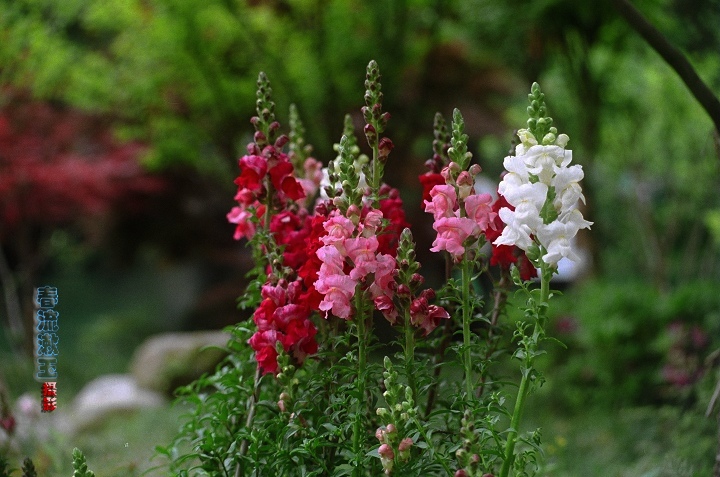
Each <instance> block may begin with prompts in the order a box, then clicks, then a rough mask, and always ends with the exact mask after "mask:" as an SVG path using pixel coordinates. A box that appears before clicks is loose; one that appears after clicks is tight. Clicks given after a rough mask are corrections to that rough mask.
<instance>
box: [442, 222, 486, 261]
mask: <svg viewBox="0 0 720 477" xmlns="http://www.w3.org/2000/svg"><path fill="white" fill-rule="evenodd" d="M476 227H477V225H476V224H475V222H474V221H473V220H471V219H468V218H467V217H442V218H440V219H437V220H435V223H434V224H433V228H434V229H435V230H436V231H437V233H438V235H437V237H436V238H435V241H434V242H433V247H432V248H431V249H430V251H432V252H439V251H441V250H447V251H448V252H449V253H450V254H451V255H453V258H455V259H457V258H459V257H460V256H461V255H462V254H464V253H465V247H464V246H463V242H464V241H465V239H467V238H468V237H470V236H471V235H472V234H473V232H475V230H476Z"/></svg>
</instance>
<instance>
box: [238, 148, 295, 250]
mask: <svg viewBox="0 0 720 477" xmlns="http://www.w3.org/2000/svg"><path fill="white" fill-rule="evenodd" d="M286 142H287V137H286V136H280V138H279V139H278V140H277V141H276V144H275V145H272V146H266V147H265V148H263V149H262V151H261V150H260V148H259V147H258V145H257V144H255V143H250V144H249V145H248V155H246V156H243V157H241V158H240V159H239V160H238V165H239V166H240V176H238V178H237V179H235V184H236V185H237V186H238V191H237V194H235V200H236V201H237V202H238V206H236V207H233V209H232V210H231V211H230V212H229V213H228V214H227V218H228V221H230V222H231V223H233V224H237V227H236V228H235V235H234V237H235V239H236V240H238V239H240V238H242V237H246V238H248V239H249V238H252V236H253V235H255V224H254V219H253V217H256V218H257V220H258V221H260V222H262V218H263V216H264V214H265V205H263V204H261V201H262V199H263V198H264V197H265V196H266V194H267V193H268V188H269V187H272V188H273V189H274V191H275V192H274V194H273V197H274V198H275V199H276V200H278V201H279V202H280V204H285V203H286V202H287V200H288V199H290V200H294V201H297V200H300V199H302V198H304V197H305V191H304V190H303V187H302V185H301V184H300V182H299V181H298V180H297V179H296V178H295V176H294V174H293V172H294V168H293V165H292V163H291V162H290V160H289V158H288V156H287V154H285V153H283V152H281V148H282V146H283V145H284V144H285V143H286ZM267 179H269V180H267Z"/></svg>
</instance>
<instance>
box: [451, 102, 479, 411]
mask: <svg viewBox="0 0 720 477" xmlns="http://www.w3.org/2000/svg"><path fill="white" fill-rule="evenodd" d="M464 129H465V121H464V120H463V117H462V114H460V110H459V109H455V110H454V111H453V122H452V139H451V140H450V144H451V147H450V148H449V149H448V156H449V157H450V159H451V161H452V163H453V164H456V165H457V169H459V170H460V171H465V170H466V169H467V168H468V166H469V165H470V160H471V159H472V154H471V153H470V152H468V150H467V141H468V136H467V134H465V133H464ZM452 172H453V171H452V169H451V170H450V171H449V173H450V174H452ZM446 174H448V172H446ZM458 178H459V175H458ZM458 189H459V185H458ZM458 192H460V191H459V190H458ZM463 195H465V194H462V193H460V194H459V197H458V200H459V202H460V203H461V204H462V203H463V199H464V198H463V197H462V196H463ZM465 198H467V196H466V197H465ZM458 210H459V212H460V217H461V218H467V213H466V211H465V208H464V207H463V206H462V205H460V207H459V209H458ZM471 253H472V252H471V251H470V250H469V249H468V248H466V249H465V253H464V256H463V259H462V265H461V271H462V275H461V293H462V326H463V365H464V368H465V396H466V399H471V398H472V396H473V372H472V352H471V351H472V348H471V345H470V339H471V335H470V333H471V332H470V321H471V320H472V313H473V306H472V304H471V302H470V283H471V282H472V263H473V261H472V259H471V257H470V254H471Z"/></svg>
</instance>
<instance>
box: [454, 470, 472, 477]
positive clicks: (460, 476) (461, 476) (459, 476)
mask: <svg viewBox="0 0 720 477" xmlns="http://www.w3.org/2000/svg"><path fill="white" fill-rule="evenodd" d="M455 477H469V476H468V473H467V472H465V469H460V470H458V471H457V472H455Z"/></svg>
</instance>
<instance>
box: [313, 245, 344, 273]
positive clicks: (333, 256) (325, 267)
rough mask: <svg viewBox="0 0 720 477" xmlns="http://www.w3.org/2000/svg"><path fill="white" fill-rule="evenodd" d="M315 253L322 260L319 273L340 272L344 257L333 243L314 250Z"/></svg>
mask: <svg viewBox="0 0 720 477" xmlns="http://www.w3.org/2000/svg"><path fill="white" fill-rule="evenodd" d="M315 255H317V257H318V258H319V259H320V260H321V261H322V262H323V263H322V265H320V272H319V273H320V275H336V274H339V273H342V271H343V266H344V263H345V257H343V255H342V254H341V253H340V251H339V250H338V248H337V247H336V246H335V245H325V246H323V247H320V248H319V249H317V251H316V252H315Z"/></svg>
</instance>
